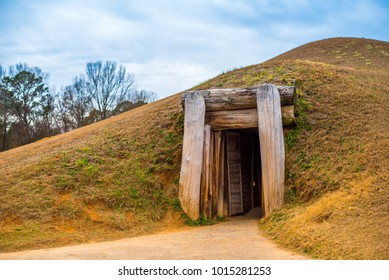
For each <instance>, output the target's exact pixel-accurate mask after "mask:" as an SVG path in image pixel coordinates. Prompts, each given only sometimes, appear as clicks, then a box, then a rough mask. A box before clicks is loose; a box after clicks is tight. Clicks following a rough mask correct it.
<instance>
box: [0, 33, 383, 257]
mask: <svg viewBox="0 0 389 280" xmlns="http://www.w3.org/2000/svg"><path fill="white" fill-rule="evenodd" d="M388 53H389V44H388V43H387V42H380V41H375V40H364V39H350V38H337V39H331V40H323V41H318V42H314V43H311V44H307V45H304V46H302V47H300V48H297V49H295V50H292V51H290V52H288V53H285V54H283V55H280V56H279V57H277V58H274V59H272V60H270V61H268V62H265V63H262V64H258V65H252V66H248V67H244V68H241V69H237V70H235V71H230V72H227V73H224V74H222V75H219V76H217V77H215V78H214V79H211V80H209V81H207V82H205V83H203V84H201V85H198V86H197V87H196V88H218V87H219V88H220V87H225V88H227V87H248V86H255V85H259V84H261V83H264V82H271V83H275V84H293V83H294V82H295V81H298V83H297V84H298V86H299V89H300V94H302V97H303V99H302V101H301V102H300V104H299V106H300V109H301V110H300V117H299V126H298V129H295V130H291V131H288V132H286V134H287V135H286V142H287V145H288V147H289V148H288V149H287V155H286V158H287V162H286V168H287V184H286V197H285V199H286V202H287V203H286V205H285V207H284V208H283V209H281V210H280V211H278V212H276V213H274V215H272V216H270V217H269V218H267V219H265V220H263V221H262V225H261V227H262V229H263V230H264V231H265V232H266V233H267V234H268V236H269V237H271V238H274V239H275V240H276V241H277V242H279V243H280V244H283V245H284V246H287V247H289V248H292V249H294V250H297V251H299V252H304V253H307V254H309V255H310V256H312V257H315V258H323V259H388V258H389V248H388V243H387V240H388V238H389V236H388V228H389V224H388V222H389V209H388V205H389V190H388V166H389V162H388V161H389V130H388V123H389V114H388V112H389V108H388V106H389V105H388V104H389V100H388V94H389V92H388V89H389V56H388ZM179 99H180V98H179V95H175V96H172V97H169V98H167V99H164V100H161V101H159V102H156V103H153V104H150V105H147V106H144V107H141V108H138V109H135V110H133V111H130V112H128V113H124V114H122V115H119V116H116V117H113V118H111V119H109V120H106V121H104V122H101V123H97V124H94V125H91V126H88V127H85V128H82V129H78V130H75V131H73V132H70V133H67V134H64V135H60V136H57V137H53V138H50V139H44V140H42V141H40V142H38V143H34V144H31V145H28V146H24V147H20V148H17V149H14V150H11V151H8V152H5V153H1V154H0V176H1V178H2V181H1V182H0V191H1V193H2V195H1V196H0V251H15V250H22V249H26V248H36V247H38V246H39V247H41V246H58V245H63V244H70V243H78V242H90V241H94V240H105V239H112V238H119V237H123V236H132V235H139V234H144V233H145V232H151V231H154V230H158V228H159V229H161V228H162V227H163V226H164V225H165V226H166V225H168V226H169V225H174V226H178V225H180V224H181V221H180V219H179V217H176V216H175V215H173V216H172V215H171V213H172V212H171V211H170V210H169V209H170V208H171V206H170V205H171V204H172V201H174V200H175V199H176V197H177V192H178V189H177V188H178V186H177V182H178V176H179V165H180V159H181V141H182V109H181V107H180V104H179V102H180V100H179ZM167 217H169V218H167ZM164 221H165V222H164ZM41 244H42V245H41Z"/></svg>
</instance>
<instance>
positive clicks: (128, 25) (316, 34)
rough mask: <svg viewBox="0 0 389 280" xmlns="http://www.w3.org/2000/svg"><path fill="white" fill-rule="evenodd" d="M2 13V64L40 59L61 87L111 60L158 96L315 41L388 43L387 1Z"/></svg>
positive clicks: (39, 7) (156, 4)
mask: <svg viewBox="0 0 389 280" xmlns="http://www.w3.org/2000/svg"><path fill="white" fill-rule="evenodd" d="M0 11H1V23H0V65H2V66H3V67H8V66H9V65H13V64H16V63H19V62H26V63H28V64H29V65H30V66H38V67H40V68H42V70H44V71H46V72H49V73H50V85H51V86H55V87H56V88H57V89H59V88H60V87H61V86H65V85H68V84H71V82H72V78H73V77H74V76H76V75H79V74H81V73H84V72H85V70H84V69H85V64H86V63H87V62H91V61H96V60H113V61H116V62H117V63H119V64H123V65H125V66H126V68H127V71H129V72H131V73H134V75H135V78H136V80H137V83H138V86H139V88H140V89H147V90H152V91H155V92H157V93H158V95H159V97H166V96H169V95H171V94H174V93H177V92H179V91H183V90H185V89H188V88H190V87H192V86H194V85H196V84H198V83H200V82H203V81H205V80H207V79H209V78H212V77H214V76H215V75H217V74H219V73H221V72H222V71H225V70H228V69H232V68H235V67H242V66H246V65H251V64H257V63H260V62H263V61H265V60H268V59H270V58H272V57H274V56H276V55H279V54H281V53H283V52H285V51H288V50H290V49H292V48H295V47H298V46H300V45H302V44H305V43H308V42H312V41H315V40H320V39H325V38H330V37H364V38H371V39H377V40H383V41H389V1H387V0H384V1H378V0H376V1H374V0H371V1H367V0H327V1H309V0H296V1H290V0H289V1H288V0H280V1H277V0H257V1H255V0H241V1H234V0H193V1H192V0H187V1H183V0H166V1H158V0H142V1H140V0H138V1H135V0H130V1H125V0H110V1H108V0H106V1H99V0H94V1H92V0H85V1H79V0H66V1H63V0H62V1H56V0H52V1H49V0H36V1H34V0H29V1H24V0H0Z"/></svg>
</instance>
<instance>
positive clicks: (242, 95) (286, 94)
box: [182, 86, 296, 112]
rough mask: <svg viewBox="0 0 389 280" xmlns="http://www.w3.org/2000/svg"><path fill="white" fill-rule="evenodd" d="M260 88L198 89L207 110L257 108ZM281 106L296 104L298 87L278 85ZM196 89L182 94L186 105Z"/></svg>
mask: <svg viewBox="0 0 389 280" xmlns="http://www.w3.org/2000/svg"><path fill="white" fill-rule="evenodd" d="M257 90H258V88H257V87H255V88H230V89H210V90H199V91H196V92H198V94H200V95H201V96H203V97H204V101H205V110H206V112H212V111H225V110H240V109H255V108H257V98H256V92H257ZM277 90H278V93H279V95H280V101H281V106H289V105H293V104H294V98H295V91H296V87H294V86H278V87H277ZM193 92H195V91H189V92H187V93H185V94H184V95H183V96H182V104H183V106H184V103H185V102H184V101H185V98H186V97H187V96H188V95H190V94H192V93H193Z"/></svg>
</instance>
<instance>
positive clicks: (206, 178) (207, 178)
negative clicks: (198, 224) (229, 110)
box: [201, 125, 212, 217]
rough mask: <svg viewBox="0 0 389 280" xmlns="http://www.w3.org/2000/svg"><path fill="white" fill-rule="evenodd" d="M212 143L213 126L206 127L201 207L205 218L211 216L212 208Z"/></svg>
mask: <svg viewBox="0 0 389 280" xmlns="http://www.w3.org/2000/svg"><path fill="white" fill-rule="evenodd" d="M211 143H212V141H211V126H210V125H205V127H204V159H203V180H202V184H205V185H204V186H202V187H201V189H202V192H204V193H203V194H201V197H202V198H203V200H202V202H201V205H202V207H201V208H202V211H201V214H202V215H204V217H208V216H209V211H210V209H209V207H210V199H212V198H210V188H211V180H212V178H211V177H212V169H211V167H210V164H211V158H210V156H211V152H210V149H211V147H212V144H211Z"/></svg>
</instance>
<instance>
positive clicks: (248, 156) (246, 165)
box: [225, 130, 262, 216]
mask: <svg viewBox="0 0 389 280" xmlns="http://www.w3.org/2000/svg"><path fill="white" fill-rule="evenodd" d="M225 137H226V159H227V160H226V171H227V172H226V173H227V174H226V175H227V176H226V177H227V178H226V179H227V184H226V186H227V194H228V206H229V211H228V213H229V216H234V215H240V214H247V213H248V212H250V211H251V210H252V209H253V208H256V207H261V206H262V189H261V160H260V148H259V141H258V132H257V131H256V130H236V131H226V132H225ZM261 208H262V207H261Z"/></svg>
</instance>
